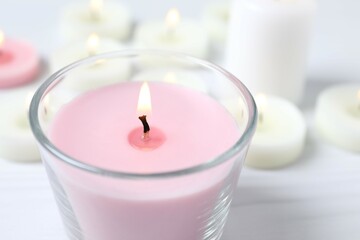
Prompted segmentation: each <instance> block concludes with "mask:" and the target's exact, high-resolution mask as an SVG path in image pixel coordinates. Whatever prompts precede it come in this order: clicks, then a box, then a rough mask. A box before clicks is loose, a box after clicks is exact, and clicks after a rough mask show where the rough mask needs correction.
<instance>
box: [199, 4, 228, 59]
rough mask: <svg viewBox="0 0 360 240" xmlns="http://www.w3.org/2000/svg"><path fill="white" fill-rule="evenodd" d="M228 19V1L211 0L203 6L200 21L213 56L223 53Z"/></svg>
mask: <svg viewBox="0 0 360 240" xmlns="http://www.w3.org/2000/svg"><path fill="white" fill-rule="evenodd" d="M229 19H230V1H227V0H226V1H216V2H211V3H209V4H208V5H207V6H205V8H204V13H203V16H202V22H203V24H204V26H205V29H206V30H207V32H208V35H209V38H210V40H211V47H212V51H213V53H214V55H215V56H217V55H221V56H222V55H223V51H224V46H225V42H226V38H227V34H228V23H229Z"/></svg>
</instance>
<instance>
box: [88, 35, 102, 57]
mask: <svg viewBox="0 0 360 240" xmlns="http://www.w3.org/2000/svg"><path fill="white" fill-rule="evenodd" d="M99 41H100V39H99V36H98V35H97V34H95V33H92V34H90V36H89V38H88V40H87V42H86V47H87V51H88V54H89V55H90V56H91V55H95V54H96V53H97V50H98V46H99Z"/></svg>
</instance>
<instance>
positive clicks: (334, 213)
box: [0, 0, 360, 240]
mask: <svg viewBox="0 0 360 240" xmlns="http://www.w3.org/2000/svg"><path fill="white" fill-rule="evenodd" d="M143 2H144V4H145V5H146V6H148V5H149V3H146V2H145V1H140V0H137V1H133V2H132V3H130V2H129V5H130V6H131V7H133V8H139V7H140V6H143V5H142V3H143ZM149 2H150V1H149ZM169 2H171V4H170V3H169ZM180 2H181V1H178V2H177V3H178V4H180ZM191 2H192V4H194V5H193V8H191V9H192V10H190V12H189V15H195V14H194V13H196V12H194V11H196V9H200V8H201V7H202V6H203V5H204V3H205V2H206V1H204V0H202V1H199V2H196V1H195V2H194V1H191ZM320 2H324V1H320ZM355 2H356V1H352V0H351V1H350V0H346V1H344V2H341V6H339V7H340V8H339V11H341V12H342V13H343V15H342V16H343V17H342V18H339V19H338V18H336V19H338V21H335V20H334V19H332V18H330V17H329V16H330V13H334V12H335V9H336V10H337V9H338V6H336V4H335V1H333V0H329V1H328V2H327V3H325V4H327V5H326V6H325V7H324V8H322V10H323V11H322V12H320V16H322V18H321V19H320V21H319V25H320V26H322V28H321V29H322V31H321V34H320V33H317V37H316V41H315V44H314V45H313V48H316V47H319V48H320V50H319V49H317V50H316V51H312V58H311V60H310V65H311V66H310V74H309V75H310V78H311V79H312V80H311V81H309V84H308V86H307V91H306V93H307V96H306V101H305V102H304V103H303V104H302V111H303V112H304V115H305V116H306V119H307V123H308V137H307V144H306V147H305V151H304V152H303V154H302V156H301V157H300V158H299V159H298V161H297V162H296V163H295V164H293V165H291V166H289V167H286V168H283V169H279V170H274V171H259V170H252V169H247V168H245V169H244V170H243V172H242V175H241V177H240V179H239V184H238V189H237V191H236V193H235V197H234V201H233V206H232V209H231V213H230V216H229V221H228V224H227V226H226V230H225V233H224V236H223V240H237V239H247V240H252V239H254V240H260V239H262V240H282V239H284V240H323V239H324V240H325V239H326V240H340V239H341V240H355V239H360V184H359V182H360V155H359V154H355V153H351V152H347V151H344V150H341V149H338V148H336V147H333V146H330V145H328V144H326V143H323V142H322V141H321V140H320V139H319V138H318V136H317V134H316V132H315V130H314V129H313V111H314V103H315V100H316V96H317V94H318V93H319V92H320V91H321V90H322V89H324V88H325V87H327V86H329V85H331V84H333V83H334V82H339V81H343V80H344V79H345V80H352V81H354V80H357V81H359V78H358V77H359V76H360V71H359V68H356V66H355V65H356V64H355V61H354V60H356V59H355V58H356V56H360V55H359V54H357V53H358V50H359V47H358V46H355V43H357V44H358V42H359V41H358V40H359V36H360V35H359V31H358V30H356V29H355V28H351V29H350V30H348V32H346V34H345V33H344V32H345V31H347V30H346V29H342V28H341V26H342V25H346V24H345V23H347V22H346V21H348V20H349V18H352V20H354V18H355V15H356V14H354V12H353V11H354V8H356V6H358V7H359V4H358V3H357V4H356V3H355ZM337 3H339V4H340V2H339V1H337ZM0 4H2V5H1V6H0V24H1V25H0V28H2V27H3V29H5V30H6V31H7V32H9V33H10V34H11V35H13V36H21V37H24V38H26V37H27V38H28V39H30V40H32V41H33V42H34V43H35V44H36V45H37V47H38V48H39V49H40V51H41V53H42V54H43V56H44V58H46V57H47V56H48V53H49V52H50V51H51V50H52V49H53V48H55V47H56V46H57V45H58V44H59V43H60V42H61V40H59V39H58V35H57V30H56V29H57V25H56V24H57V20H58V15H57V9H58V7H60V6H61V5H62V4H63V1H45V0H33V1H19V0H15V1H7V0H0ZM173 4H174V1H164V0H162V1H159V8H160V9H166V8H167V7H168V6H170V5H173ZM182 4H183V5H184V6H183V8H184V9H185V8H186V6H188V5H189V3H182ZM180 5H181V4H180ZM345 5H347V8H345V7H344V6H345ZM329 6H332V7H329ZM140 8H141V7H140ZM143 8H145V6H143ZM143 8H141V9H143ZM194 9H195V10H194ZM357 9H358V8H357ZM157 11H159V10H157ZM344 12H345V13H344ZM142 13H143V12H142V11H135V14H136V15H137V17H138V18H139V19H143V18H144V17H143V15H142ZM147 16H150V17H152V16H156V11H154V12H150V13H149V14H148V15H147ZM326 17H328V18H326ZM358 19H359V21H358V22H360V17H359V18H358ZM327 21H329V22H330V25H326V24H325V23H326V22H327ZM335 22H336V23H335ZM348 22H349V21H348ZM332 23H334V26H336V27H337V28H339V29H340V28H341V34H345V36H346V37H347V38H348V37H349V36H353V37H354V38H355V40H354V39H349V40H348V41H347V45H346V41H343V42H341V43H339V41H341V37H340V36H336V34H333V36H334V38H335V40H334V38H330V39H329V41H328V42H326V44H323V45H324V46H322V44H320V43H319V39H320V40H321V39H322V40H324V36H327V37H328V36H329V35H330V34H331V33H333V30H332V29H331V24H332ZM349 23H351V24H353V21H350V22H349ZM351 24H348V25H347V26H351ZM31 26H33V27H31ZM356 31H357V33H356ZM354 32H355V33H354ZM356 39H357V40H356ZM340 45H344V46H342V47H339V46H340ZM345 45H346V46H345ZM349 45H350V47H351V46H353V47H357V48H356V49H354V51H349V50H348V48H349ZM336 46H338V48H336ZM334 47H335V50H334ZM327 48H331V49H332V50H333V51H330V52H329V54H330V55H331V56H332V59H333V60H332V61H329V59H327V58H326V55H324V54H322V53H324V52H326V50H327ZM341 48H344V49H345V50H346V51H347V52H346V53H343V52H341V51H340V50H341ZM346 54H347V55H346ZM344 61H345V62H346V61H347V62H348V63H350V65H349V64H346V63H344ZM326 69H328V71H325V70H326ZM351 71H352V72H351ZM342 76H343V77H344V79H343V78H342ZM43 77H45V75H44V76H43ZM315 78H316V79H315ZM356 78H357V79H356ZM318 79H321V80H323V79H327V81H318ZM58 239H59V240H60V239H61V240H65V239H66V237H65V234H64V231H63V227H62V223H61V220H60V216H59V215H58V212H57V207H56V205H55V201H54V198H53V196H52V193H51V189H50V186H49V183H48V181H47V178H46V173H45V169H44V168H43V166H42V164H41V163H35V164H19V163H14V162H11V161H8V160H6V159H1V158H0V240H58Z"/></svg>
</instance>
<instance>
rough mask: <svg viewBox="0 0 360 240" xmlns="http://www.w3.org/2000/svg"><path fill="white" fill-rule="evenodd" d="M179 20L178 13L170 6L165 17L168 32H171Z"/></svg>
mask: <svg viewBox="0 0 360 240" xmlns="http://www.w3.org/2000/svg"><path fill="white" fill-rule="evenodd" d="M179 22H180V13H179V11H178V10H177V9H176V8H171V9H170V10H169V11H168V12H167V14H166V17H165V23H166V28H167V29H168V31H169V32H172V31H174V30H175V29H176V27H177V26H178V24H179Z"/></svg>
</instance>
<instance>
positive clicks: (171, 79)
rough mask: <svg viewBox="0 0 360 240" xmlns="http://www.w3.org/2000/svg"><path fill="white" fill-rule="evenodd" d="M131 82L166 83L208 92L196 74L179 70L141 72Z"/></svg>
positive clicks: (205, 85)
mask: <svg viewBox="0 0 360 240" xmlns="http://www.w3.org/2000/svg"><path fill="white" fill-rule="evenodd" d="M133 81H141V82H145V81H146V82H151V81H164V82H167V83H176V84H180V85H183V86H185V87H189V88H193V89H196V90H198V91H201V92H205V93H206V92H207V91H208V88H207V84H206V83H205V82H204V81H203V79H200V78H199V77H198V76H197V75H196V74H194V73H191V72H190V71H184V70H179V69H174V70H171V69H167V70H164V69H156V70H147V71H143V72H140V73H139V74H137V75H135V76H134V78H133Z"/></svg>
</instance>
